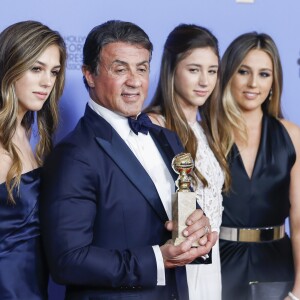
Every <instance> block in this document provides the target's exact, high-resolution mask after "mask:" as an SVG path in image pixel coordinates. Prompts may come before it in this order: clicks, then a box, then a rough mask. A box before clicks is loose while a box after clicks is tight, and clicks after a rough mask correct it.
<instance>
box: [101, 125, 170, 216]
mask: <svg viewBox="0 0 300 300" xmlns="http://www.w3.org/2000/svg"><path fill="white" fill-rule="evenodd" d="M102 120H103V122H106V121H105V120H104V119H102ZM102 120H98V122H101V121H102ZM106 124H108V123H107V122H106ZM105 127H106V128H105V130H103V127H102V130H101V132H102V133H104V132H105V133H104V134H101V132H99V133H98V134H97V137H96V141H97V143H98V144H99V146H100V147H101V148H102V149H103V150H104V151H105V152H106V154H107V155H108V156H110V157H111V159H112V160H113V161H114V162H115V163H116V165H117V166H118V167H119V168H120V169H121V170H122V172H123V173H124V174H125V176H127V178H128V179H129V180H130V181H131V182H132V184H133V185H134V186H135V187H136V188H137V189H138V190H139V191H140V193H141V194H142V195H143V196H144V197H145V199H146V200H147V201H148V202H149V203H150V205H151V206H152V207H153V209H154V210H155V211H156V213H157V214H158V215H159V217H160V218H161V219H162V221H163V222H165V221H167V220H168V216H167V214H166V211H165V209H164V207H163V204H162V202H161V200H160V197H159V195H158V193H157V190H156V188H155V185H154V183H153V182H152V180H151V178H150V176H149V175H148V173H147V172H146V171H145V169H144V168H143V166H142V165H141V163H140V162H139V160H138V159H137V158H136V157H135V155H134V154H133V153H132V151H131V150H130V149H129V147H128V146H127V145H126V143H125V142H124V141H123V140H122V138H121V137H120V136H119V135H118V133H117V132H116V131H115V130H114V129H113V128H112V127H111V126H110V125H109V126H105ZM98 128H99V127H98ZM101 135H102V136H101Z"/></svg>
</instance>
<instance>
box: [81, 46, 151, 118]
mask: <svg viewBox="0 0 300 300" xmlns="http://www.w3.org/2000/svg"><path fill="white" fill-rule="evenodd" d="M149 71H150V52H149V51H148V50H147V49H145V48H142V47H140V46H139V45H132V44H128V43H123V42H114V43H110V44H107V45H105V46H104V47H103V48H102V51H101V55H100V62H99V66H98V72H97V74H92V73H90V71H88V70H87V69H86V68H84V67H83V73H84V76H85V77H86V79H87V82H88V84H89V86H90V96H91V98H92V99H93V100H94V101H95V102H97V103H98V104H100V105H102V106H104V107H105V108H107V109H109V110H111V111H114V112H116V113H117V114H119V115H122V116H126V117H128V116H136V115H137V114H138V113H140V112H141V110H142V106H143V103H144V101H145V99H146V97H147V93H148V85H149Z"/></svg>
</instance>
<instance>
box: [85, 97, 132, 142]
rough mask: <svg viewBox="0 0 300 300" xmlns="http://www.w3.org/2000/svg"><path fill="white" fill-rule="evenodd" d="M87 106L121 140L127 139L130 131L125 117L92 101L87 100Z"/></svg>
mask: <svg viewBox="0 0 300 300" xmlns="http://www.w3.org/2000/svg"><path fill="white" fill-rule="evenodd" d="M88 105H89V107H90V108H91V109H92V110H93V111H95V112H96V113H97V114H98V115H100V116H101V117H102V118H103V119H104V120H106V121H107V122H108V123H109V124H110V125H111V126H112V127H113V128H114V129H115V130H116V131H117V132H118V134H119V135H120V136H121V138H122V139H123V140H126V139H127V137H128V135H129V133H130V131H131V129H130V127H129V125H128V119H127V118H126V117H124V116H121V115H118V114H117V113H115V112H113V111H111V110H109V109H107V108H105V107H104V106H101V105H99V104H98V103H96V102H95V101H94V100H92V99H89V101H88Z"/></svg>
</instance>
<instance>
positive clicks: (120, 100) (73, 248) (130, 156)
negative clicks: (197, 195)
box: [40, 21, 216, 300]
mask: <svg viewBox="0 0 300 300" xmlns="http://www.w3.org/2000/svg"><path fill="white" fill-rule="evenodd" d="M151 54H152V44H151V42H150V40H149V38H148V36H147V34H146V33H145V32H144V31H143V30H142V29H141V28H140V27H138V26H137V25H135V24H133V23H129V22H122V21H108V22H106V23H104V24H102V25H99V26H97V27H95V28H94V29H92V31H91V32H90V33H89V35H88V36H87V39H86V42H85V45H84V48H83V67H82V70H83V75H84V83H85V85H86V87H87V90H88V92H89V96H90V99H89V101H88V104H87V106H86V111H85V114H84V116H83V117H82V118H81V119H80V121H79V122H78V124H77V126H76V127H75V129H74V130H73V131H72V132H71V133H70V134H69V135H68V136H67V137H65V138H64V139H63V141H62V142H61V143H59V144H58V145H57V146H56V147H55V149H54V151H53V152H52V154H51V155H50V157H49V158H48V159H47V161H46V164H45V167H44V171H43V177H42V179H43V180H42V182H43V184H42V195H41V200H42V201H41V207H40V212H41V228H42V234H43V238H44V242H45V250H46V255H47V259H48V262H49V266H50V271H51V274H52V276H53V278H54V280H55V281H56V282H58V283H61V284H65V285H66V287H67V289H66V298H67V299H146V300H156V299H182V300H186V299H188V289H187V281H186V274H185V265H186V264H187V263H190V262H192V261H194V260H195V259H196V258H197V257H201V256H204V255H206V254H207V253H209V252H210V250H211V248H212V246H213V244H214V243H215V242H216V241H215V240H213V237H212V235H211V234H210V233H208V234H207V226H209V221H208V219H207V218H206V217H205V216H204V215H203V212H202V211H201V210H199V209H198V210H196V211H195V212H193V214H191V215H190V216H189V218H188V219H187V221H186V224H187V227H186V229H185V230H184V232H183V234H184V235H185V236H186V237H187V239H186V241H184V242H183V243H182V244H180V245H178V246H174V245H173V244H172V243H171V242H170V238H171V230H172V226H173V224H172V221H169V220H170V219H171V194H172V192H174V190H175V188H174V179H176V177H177V176H176V174H175V173H174V171H173V170H172V168H171V160H172V158H173V157H174V156H175V155H176V154H178V153H179V152H181V151H182V150H183V148H182V146H181V144H180V142H179V139H178V137H177V135H176V134H175V133H173V132H171V131H169V130H167V129H164V128H162V127H159V126H156V125H154V124H152V123H151V122H150V120H149V119H148V117H147V116H146V115H144V114H141V115H140V112H141V110H142V106H143V103H144V100H145V99H146V96H147V92H148V84H149V70H150V60H151ZM194 241H197V242H199V245H200V246H199V247H198V248H192V247H191V245H192V243H193V242H194Z"/></svg>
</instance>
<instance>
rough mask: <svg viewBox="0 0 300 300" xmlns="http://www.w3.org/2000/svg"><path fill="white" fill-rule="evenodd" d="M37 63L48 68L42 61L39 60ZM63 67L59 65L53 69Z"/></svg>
mask: <svg viewBox="0 0 300 300" xmlns="http://www.w3.org/2000/svg"><path fill="white" fill-rule="evenodd" d="M36 63H37V64H40V65H42V66H44V67H45V66H47V64H45V63H43V62H41V61H39V60H37V61H36ZM60 67H61V65H57V66H54V67H53V68H52V69H57V68H60Z"/></svg>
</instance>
